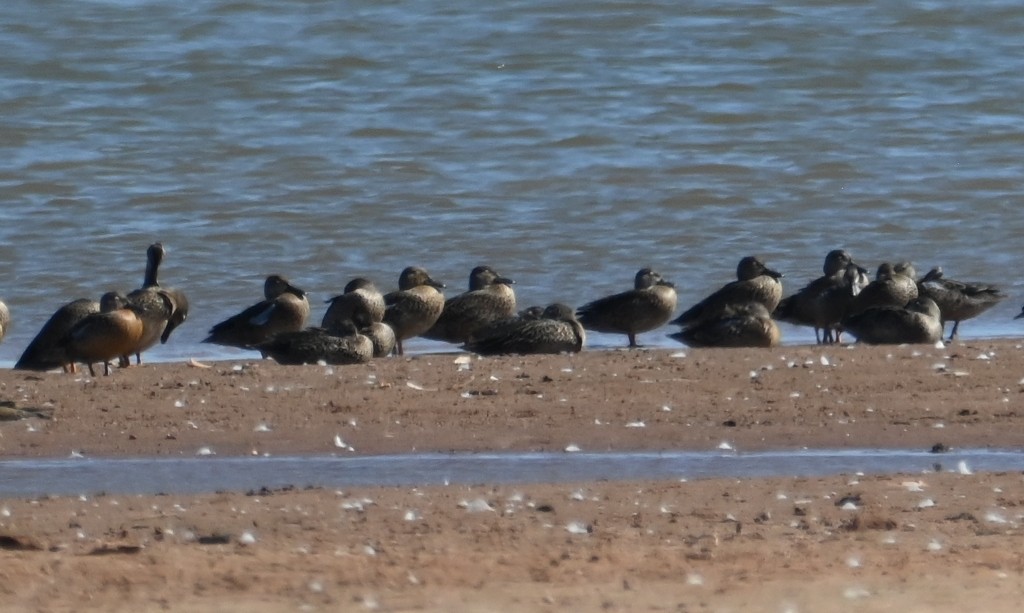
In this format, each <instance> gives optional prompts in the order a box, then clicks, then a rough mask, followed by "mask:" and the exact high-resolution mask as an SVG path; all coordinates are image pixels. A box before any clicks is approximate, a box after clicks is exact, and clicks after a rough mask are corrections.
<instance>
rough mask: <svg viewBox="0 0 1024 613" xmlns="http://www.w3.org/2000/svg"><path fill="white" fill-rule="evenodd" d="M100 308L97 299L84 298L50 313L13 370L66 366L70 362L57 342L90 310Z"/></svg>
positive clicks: (98, 310)
mask: <svg viewBox="0 0 1024 613" xmlns="http://www.w3.org/2000/svg"><path fill="white" fill-rule="evenodd" d="M99 312H100V303H99V302H97V301H95V300H89V299H87V298H79V299H78V300H73V301H71V302H69V303H67V304H65V305H64V306H62V307H60V308H59V309H57V311H56V312H55V313H54V314H53V315H51V316H50V319H48V320H47V321H46V323H45V324H43V327H42V329H40V330H39V333H38V334H36V336H35V338H34V339H32V342H31V343H29V344H28V347H26V348H25V351H24V352H22V354H21V357H20V358H18V362H17V363H16V364H15V365H14V368H15V369H17V370H40V371H42V370H51V369H54V368H61V367H63V368H65V369H67V366H68V364H69V363H70V362H69V360H68V359H67V355H66V354H65V351H64V348H63V347H62V346H61V345H60V342H61V341H62V340H63V339H64V337H65V336H66V335H67V334H68V332H70V331H71V329H72V328H74V327H75V326H76V325H77V324H78V322H80V321H82V320H83V319H85V318H86V317H88V316H89V315H92V314H93V313H99Z"/></svg>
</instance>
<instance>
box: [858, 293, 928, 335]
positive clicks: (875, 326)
mask: <svg viewBox="0 0 1024 613" xmlns="http://www.w3.org/2000/svg"><path fill="white" fill-rule="evenodd" d="M843 328H845V329H846V330H847V331H849V332H850V334H852V335H853V336H855V337H856V338H857V340H858V341H860V342H863V343H868V344H870V345H899V344H903V343H928V344H935V343H936V342H938V341H939V340H940V339H942V332H943V330H942V313H941V311H939V305H937V304H936V303H935V301H934V300H932V299H931V298H928V297H927V296H920V297H918V298H915V299H913V300H911V301H910V302H909V303H907V304H906V305H905V306H892V305H884V306H876V307H870V308H868V309H865V310H863V311H861V312H860V313H856V314H854V315H850V316H848V317H846V318H845V319H843Z"/></svg>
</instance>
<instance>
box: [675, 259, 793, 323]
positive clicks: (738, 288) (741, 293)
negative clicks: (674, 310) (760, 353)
mask: <svg viewBox="0 0 1024 613" xmlns="http://www.w3.org/2000/svg"><path fill="white" fill-rule="evenodd" d="M781 278H782V273H780V272H776V271H774V270H772V269H770V268H768V267H767V266H765V264H764V262H762V261H761V259H760V258H758V257H756V256H747V257H745V258H743V259H741V260H740V262H739V264H738V265H737V266H736V280H735V281H732V282H730V283H726V284H725V285H724V286H722V287H721V289H719V290H718V291H716V292H714V293H713V294H711V295H710V296H708V297H707V298H705V299H703V300H701V301H700V302H698V303H697V304H695V305H693V306H692V307H690V308H689V309H687V310H686V311H685V312H684V313H683V314H682V315H680V316H679V317H677V318H675V319H674V320H672V322H671V323H673V324H677V325H680V326H684V327H687V326H694V325H697V324H699V323H700V322H702V321H704V320H707V319H718V318H720V317H721V316H722V313H724V312H725V311H726V309H728V308H729V307H733V306H736V305H740V304H745V303H747V302H760V303H761V304H763V305H764V307H765V308H766V309H768V312H769V313H771V312H773V311H775V307H777V306H779V302H780V301H781V300H782V282H781V281H779V279H781Z"/></svg>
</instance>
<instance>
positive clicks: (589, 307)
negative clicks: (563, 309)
mask: <svg viewBox="0 0 1024 613" xmlns="http://www.w3.org/2000/svg"><path fill="white" fill-rule="evenodd" d="M675 310H676V288H675V286H674V285H672V284H671V283H669V282H668V281H666V280H665V279H663V278H662V277H661V275H660V274H658V273H657V272H655V271H653V270H651V269H650V268H641V269H640V270H639V271H637V273H636V276H635V277H634V278H633V289H631V290H629V291H625V292H620V293H618V294H612V295H611V296H605V297H604V298H598V299H597V300H594V301H593V302H588V303H587V304H584V305H583V306H581V307H580V308H579V309H577V310H576V317H577V318H578V319H579V322H580V323H581V324H582V325H583V327H584V328H586V329H587V330H593V331H595V332H610V333H617V334H625V335H626V337H627V338H628V339H629V346H630V347H638V346H639V345H638V344H637V342H636V335H637V334H640V333H641V332H648V331H650V330H654V329H655V328H658V327H660V326H663V325H665V323H666V322H668V320H669V319H671V318H672V313H673V312H674V311H675Z"/></svg>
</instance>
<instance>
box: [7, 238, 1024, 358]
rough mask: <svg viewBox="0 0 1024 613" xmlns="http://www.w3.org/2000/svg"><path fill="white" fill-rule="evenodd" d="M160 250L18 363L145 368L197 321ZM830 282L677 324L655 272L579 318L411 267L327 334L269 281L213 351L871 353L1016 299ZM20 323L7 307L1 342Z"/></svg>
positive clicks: (709, 307)
mask: <svg viewBox="0 0 1024 613" xmlns="http://www.w3.org/2000/svg"><path fill="white" fill-rule="evenodd" d="M164 255H165V251H164V248H163V246H162V245H161V244H160V243H154V244H153V245H150V246H149V249H148V250H147V264H146V273H145V278H144V281H143V285H142V287H140V288H138V289H136V290H133V291H131V292H129V293H127V294H122V293H118V292H110V293H107V294H104V295H103V296H102V297H101V299H100V300H99V301H95V300H91V299H79V300H75V301H73V302H69V303H68V304H65V305H63V306H62V307H60V308H59V309H58V310H57V311H56V312H55V313H54V314H53V316H51V317H50V319H49V320H48V321H47V322H46V324H45V325H44V326H43V327H42V329H41V330H40V331H39V333H38V334H37V335H36V337H35V338H34V339H33V340H32V342H31V343H30V344H29V346H28V347H27V348H26V349H25V351H24V353H23V354H22V355H21V358H20V359H19V360H18V362H17V363H16V365H15V368H16V369H24V370H52V369H58V368H61V369H63V370H64V371H65V372H76V368H77V367H76V364H78V363H82V364H85V365H87V366H88V368H89V372H90V374H92V375H93V376H95V370H94V364H100V363H102V364H103V369H104V374H109V373H110V366H111V363H112V362H113V361H114V360H117V361H118V363H119V365H120V366H122V367H124V366H128V365H129V364H130V363H131V356H132V355H134V356H135V360H136V363H137V364H138V363H141V361H142V353H143V352H144V351H145V350H147V349H149V348H150V347H152V346H154V345H155V344H156V343H157V342H158V341H159V342H161V343H166V342H167V340H168V338H169V337H170V336H171V333H172V332H173V331H174V330H175V329H176V328H177V327H178V326H179V325H181V324H182V323H184V322H185V320H186V319H187V317H188V309H189V305H188V298H187V297H186V295H185V293H184V292H183V291H181V290H180V289H175V288H170V287H166V286H162V285H160V284H159V283H158V281H157V272H158V269H159V266H160V263H161V261H162V260H163V258H164ZM823 273H824V274H823V275H822V276H821V277H819V278H817V279H815V280H813V281H811V282H810V283H808V284H807V285H806V286H804V287H803V288H801V289H800V290H799V291H797V292H795V293H793V294H791V295H789V296H788V297H785V298H784V297H783V289H782V281H781V279H782V274H781V273H779V272H776V271H775V270H772V269H771V268H768V266H766V265H765V263H764V262H763V261H761V259H760V258H758V257H755V256H748V257H744V258H743V259H741V260H740V262H739V265H738V266H737V268H736V280H734V281H731V282H729V283H726V284H725V285H723V286H722V287H721V288H720V289H719V290H717V291H715V292H713V293H712V294H711V295H709V296H707V297H706V298H704V299H703V300H701V301H700V302H698V303H697V304H695V305H693V306H691V307H690V308H688V309H687V310H685V311H684V312H683V313H682V314H680V315H679V316H677V317H675V318H674V319H673V316H674V315H675V311H676V306H677V295H676V290H675V287H674V286H673V285H672V283H670V282H668V281H666V280H665V279H663V278H662V277H661V275H660V274H658V273H657V272H655V271H654V270H651V269H650V268H643V269H641V270H640V271H639V272H637V273H636V277H635V279H634V282H633V288H632V289H630V290H627V291H623V292H620V293H617V294H613V295H610V296H604V297H601V298H597V299H595V300H593V301H592V302H588V303H586V304H584V305H582V306H580V307H578V308H575V309H574V308H572V307H570V306H568V305H566V304H562V303H553V304H550V305H547V306H545V307H540V306H533V307H529V308H527V309H523V310H519V309H518V307H517V304H516V297H515V292H514V290H513V287H512V286H513V285H514V281H512V280H511V279H509V278H507V277H503V276H501V275H500V274H498V273H497V272H496V271H495V270H494V269H492V268H491V267H489V266H477V267H476V268H474V269H473V270H472V272H471V273H470V275H469V289H468V291H466V292H464V293H461V294H458V295H456V296H453V297H451V298H448V299H445V296H444V294H443V293H442V290H443V289H444V285H443V284H441V283H439V282H437V281H435V280H434V279H432V278H431V277H430V275H429V273H427V271H426V270H424V269H423V268H419V267H415V266H412V267H409V268H406V269H405V270H403V271H402V273H401V275H400V276H399V280H398V290H396V291H393V292H390V293H387V294H383V293H381V291H380V290H378V289H377V287H376V286H375V285H374V284H373V282H371V281H370V280H368V279H365V278H362V277H358V278H355V279H352V281H350V282H349V283H348V285H346V286H345V288H344V291H343V293H341V294H339V295H337V296H334V297H333V298H331V299H330V300H328V301H327V302H328V307H327V311H326V313H325V314H324V316H323V319H322V320H321V322H320V325H319V326H317V327H307V324H308V320H309V316H310V308H309V300H308V298H307V296H306V293H305V292H304V291H303V290H301V289H300V288H298V287H296V286H294V285H292V284H291V282H289V281H288V280H287V279H286V278H284V277H282V276H280V275H271V276H269V277H267V279H266V281H265V283H264V287H263V300H261V301H259V302H257V303H256V304H253V305H252V306H250V307H248V308H246V309H244V310H242V311H240V312H239V313H238V314H237V315H234V316H232V317H229V318H228V319H226V320H224V321H222V322H220V323H218V324H216V325H214V326H213V327H212V328H211V329H210V332H209V335H208V336H207V337H206V338H205V339H204V341H203V342H207V343H216V344H219V345H226V346H232V347H240V348H244V349H250V350H253V351H259V352H260V353H261V354H262V355H263V356H264V357H267V356H269V357H271V358H273V359H274V360H276V361H278V362H280V363H282V364H316V363H326V364H358V363H364V362H368V361H370V360H371V359H373V358H380V357H385V356H388V355H392V354H398V355H402V354H403V353H404V346H403V341H407V340H409V339H411V338H414V337H425V338H429V339H433V340H438V341H444V342H448V343H453V344H457V345H460V346H461V347H462V348H464V349H465V350H467V351H471V352H474V353H478V354H481V355H496V354H544V353H563V352H570V353H573V352H579V351H581V350H582V349H583V347H584V345H585V343H586V332H585V331H586V330H592V331H596V332H604V333H612V334H623V335H625V336H626V337H627V339H628V343H629V346H630V347H637V346H639V345H638V343H637V335H638V334H642V333H645V332H650V331H653V330H656V329H658V328H660V327H662V326H665V325H672V326H678V328H679V329H678V331H675V332H672V333H670V334H669V335H668V336H669V337H670V338H672V339H675V340H678V341H680V342H682V343H685V344H687V345H689V346H691V347H773V346H776V345H778V344H779V343H780V341H781V333H780V331H779V326H778V323H777V322H778V321H783V322H788V323H791V324H795V325H799V326H809V327H812V328H814V331H815V338H816V339H817V341H818V342H819V343H839V342H841V340H842V335H843V333H844V332H846V333H849V334H850V335H852V336H853V337H855V338H856V339H857V340H858V341H860V342H864V343H871V344H902V343H932V344H934V343H936V342H938V341H939V340H941V339H942V337H943V334H944V327H945V324H946V322H952V324H953V326H952V329H951V331H950V336H949V338H950V339H952V338H954V337H955V336H956V334H957V332H958V328H959V325H960V322H962V321H964V320H967V319H971V318H973V317H976V316H978V315H979V314H981V313H983V312H984V311H986V310H988V309H989V308H991V307H993V306H995V305H996V304H998V303H999V302H1000V301H1001V300H1003V299H1004V298H1006V295H1005V294H1004V293H1003V292H1002V291H1001V290H1000V289H999V288H997V287H995V286H993V285H988V284H983V283H967V282H961V281H955V280H952V279H946V278H945V277H943V274H942V269H941V268H933V269H932V270H930V271H929V272H928V274H926V275H924V276H923V277H922V278H920V279H917V278H916V273H915V271H914V268H913V266H912V265H910V264H909V263H906V262H903V263H898V264H890V263H883V264H882V265H880V266H879V267H878V270H877V273H876V275H875V278H874V280H872V279H870V277H869V276H868V271H867V270H866V269H865V268H863V267H862V266H860V265H858V264H857V263H856V262H854V260H853V258H852V257H851V256H850V254H849V253H847V252H846V251H844V250H841V249H837V250H834V251H831V252H829V253H828V254H827V255H826V256H825V264H824V267H823ZM1017 317H1018V318H1021V317H1024V310H1022V312H1021V314H1020V315H1018V316H1017ZM10 320H11V315H10V312H9V310H8V309H7V306H6V305H5V304H4V303H3V302H2V301H0V340H2V339H3V336H4V334H5V332H6V330H7V329H8V328H9V326H10Z"/></svg>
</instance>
